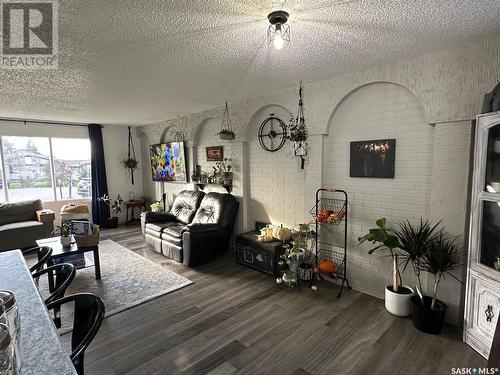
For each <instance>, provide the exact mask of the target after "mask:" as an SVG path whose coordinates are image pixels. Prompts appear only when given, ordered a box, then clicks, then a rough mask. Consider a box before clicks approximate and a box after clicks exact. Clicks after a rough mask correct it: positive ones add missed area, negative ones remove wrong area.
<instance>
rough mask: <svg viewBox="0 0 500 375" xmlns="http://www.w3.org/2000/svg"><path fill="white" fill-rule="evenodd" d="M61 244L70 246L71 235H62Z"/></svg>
mask: <svg viewBox="0 0 500 375" xmlns="http://www.w3.org/2000/svg"><path fill="white" fill-rule="evenodd" d="M61 245H62V246H63V247H68V246H70V245H71V236H61Z"/></svg>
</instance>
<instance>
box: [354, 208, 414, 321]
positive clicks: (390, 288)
mask: <svg viewBox="0 0 500 375" xmlns="http://www.w3.org/2000/svg"><path fill="white" fill-rule="evenodd" d="M386 222H387V220H386V218H382V219H379V220H377V222H376V224H377V227H376V228H372V229H370V230H369V232H368V233H367V234H365V235H364V236H363V237H359V238H358V240H359V243H360V244H361V243H363V242H365V241H370V242H372V243H373V244H377V245H376V246H375V247H373V248H372V249H370V250H369V251H368V254H372V253H374V252H375V251H380V250H386V251H389V253H390V256H391V261H392V285H387V286H386V287H385V308H386V309H387V311H389V312H390V313H391V314H394V315H398V316H408V315H410V298H411V296H412V295H413V290H412V289H411V288H410V287H408V286H404V285H401V284H402V279H401V273H400V271H399V264H398V257H399V256H400V255H401V253H402V251H401V245H400V243H399V240H398V237H397V236H396V235H395V233H394V231H393V230H392V229H390V228H387V227H386Z"/></svg>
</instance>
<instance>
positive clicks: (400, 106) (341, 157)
mask: <svg viewBox="0 0 500 375" xmlns="http://www.w3.org/2000/svg"><path fill="white" fill-rule="evenodd" d="M385 138H395V139H396V172H395V178H394V179H379V178H351V177H349V158H350V142H351V141H363V140H371V139H385ZM433 143H434V138H433V127H431V126H430V125H429V124H426V123H425V121H424V114H423V110H422V107H421V105H420V104H419V102H418V100H417V98H416V97H415V96H414V95H413V94H412V93H410V92H409V91H408V90H407V89H406V88H404V87H402V86H399V85H395V84H390V83H375V84H372V85H368V86H364V87H362V88H360V89H359V90H357V91H355V92H354V93H352V94H351V95H350V96H349V97H347V98H346V99H345V100H344V101H343V102H342V104H341V105H340V106H339V107H338V109H337V111H336V113H335V115H334V117H333V119H332V122H331V124H330V132H329V135H328V136H327V137H326V139H325V148H324V179H325V184H326V186H327V187H334V188H338V189H343V190H346V191H347V192H348V194H349V200H350V202H351V203H350V206H349V210H350V228H349V229H348V231H349V235H348V238H349V240H348V242H349V243H348V251H349V254H350V255H351V258H350V259H349V271H348V273H349V278H350V282H351V284H352V286H353V287H355V288H357V289H360V290H364V291H366V292H368V293H371V294H374V295H377V296H383V293H384V284H386V283H387V282H388V281H389V280H390V272H389V261H388V259H387V258H385V257H384V258H381V257H380V256H379V255H368V254H367V252H368V248H369V246H365V245H362V246H359V245H358V237H359V236H362V235H363V234H365V233H366V232H367V231H368V229H370V228H372V227H373V226H374V224H375V221H376V220H377V219H379V218H381V217H386V218H387V219H388V220H389V221H390V222H391V223H394V222H395V221H397V220H400V219H403V218H408V219H410V220H413V221H418V220H420V217H423V218H424V219H426V218H428V217H429V207H430V196H431V175H432V157H433ZM409 281H410V280H408V282H409Z"/></svg>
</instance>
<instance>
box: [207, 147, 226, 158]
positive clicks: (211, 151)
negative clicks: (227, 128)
mask: <svg viewBox="0 0 500 375" xmlns="http://www.w3.org/2000/svg"><path fill="white" fill-rule="evenodd" d="M206 150H207V161H222V159H223V158H224V150H223V149H222V146H210V147H207V148H206Z"/></svg>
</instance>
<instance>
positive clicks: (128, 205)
mask: <svg viewBox="0 0 500 375" xmlns="http://www.w3.org/2000/svg"><path fill="white" fill-rule="evenodd" d="M134 208H138V209H139V211H140V212H142V211H143V210H144V211H146V201H145V200H134V201H127V202H125V209H126V210H127V215H126V220H125V224H126V225H130V224H134V223H137V222H139V219H136V218H135V217H134ZM130 210H132V215H131V217H130V218H129V215H128V214H129V211H130Z"/></svg>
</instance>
